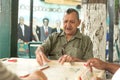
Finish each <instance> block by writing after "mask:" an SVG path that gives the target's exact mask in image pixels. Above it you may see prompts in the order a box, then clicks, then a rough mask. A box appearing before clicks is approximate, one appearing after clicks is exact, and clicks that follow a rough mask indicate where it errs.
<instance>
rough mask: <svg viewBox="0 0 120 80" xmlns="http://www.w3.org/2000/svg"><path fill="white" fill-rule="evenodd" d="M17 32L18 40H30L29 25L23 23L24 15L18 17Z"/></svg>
mask: <svg viewBox="0 0 120 80" xmlns="http://www.w3.org/2000/svg"><path fill="white" fill-rule="evenodd" d="M17 34H18V42H29V41H30V27H29V26H27V25H26V24H25V23H24V17H20V18H19V23H18V32H17Z"/></svg>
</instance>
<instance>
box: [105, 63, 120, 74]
mask: <svg viewBox="0 0 120 80" xmlns="http://www.w3.org/2000/svg"><path fill="white" fill-rule="evenodd" d="M119 68H120V65H118V64H114V63H106V67H105V70H107V71H109V72H111V73H112V74H114V73H115V72H116V71H117V70H118V69H119Z"/></svg>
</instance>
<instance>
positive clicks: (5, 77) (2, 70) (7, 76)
mask: <svg viewBox="0 0 120 80" xmlns="http://www.w3.org/2000/svg"><path fill="white" fill-rule="evenodd" d="M0 80H22V79H20V78H19V77H18V76H17V75H15V74H13V73H11V72H10V71H8V70H7V69H6V67H5V66H4V65H3V64H2V63H1V62H0ZM23 80H47V77H46V76H45V75H44V73H42V72H41V71H40V70H37V71H35V72H33V73H31V74H30V75H29V76H28V77H25V78H23Z"/></svg>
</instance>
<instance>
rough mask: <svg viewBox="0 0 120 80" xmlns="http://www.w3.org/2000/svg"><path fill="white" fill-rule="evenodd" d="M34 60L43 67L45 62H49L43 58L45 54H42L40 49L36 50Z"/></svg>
mask: <svg viewBox="0 0 120 80" xmlns="http://www.w3.org/2000/svg"><path fill="white" fill-rule="evenodd" d="M35 53H36V60H37V62H38V63H39V64H40V65H41V66H43V65H44V64H46V63H47V62H49V61H50V60H49V59H48V58H47V57H46V56H45V54H44V53H43V51H42V50H41V48H40V47H38V48H37V50H36V52H35Z"/></svg>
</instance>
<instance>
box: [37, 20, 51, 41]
mask: <svg viewBox="0 0 120 80" xmlns="http://www.w3.org/2000/svg"><path fill="white" fill-rule="evenodd" d="M48 24H49V19H48V18H44V19H43V26H41V27H37V29H36V33H37V35H38V36H39V40H40V41H42V42H43V41H44V40H45V39H46V38H47V37H48V36H49V34H51V33H52V28H51V27H49V26H48Z"/></svg>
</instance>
